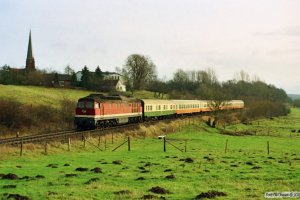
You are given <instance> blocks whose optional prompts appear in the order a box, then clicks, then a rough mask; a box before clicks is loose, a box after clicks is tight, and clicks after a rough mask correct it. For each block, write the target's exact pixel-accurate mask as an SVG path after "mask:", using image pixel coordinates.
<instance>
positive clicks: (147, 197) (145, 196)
mask: <svg viewBox="0 0 300 200" xmlns="http://www.w3.org/2000/svg"><path fill="white" fill-rule="evenodd" d="M141 199H157V196H154V195H152V194H146V195H144V196H142V198H141Z"/></svg>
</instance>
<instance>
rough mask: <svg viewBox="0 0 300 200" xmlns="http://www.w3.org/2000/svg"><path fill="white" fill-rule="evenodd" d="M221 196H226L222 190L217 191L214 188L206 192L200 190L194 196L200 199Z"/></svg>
mask: <svg viewBox="0 0 300 200" xmlns="http://www.w3.org/2000/svg"><path fill="white" fill-rule="evenodd" d="M222 196H227V194H226V193H224V192H218V191H215V190H210V191H208V192H201V193H200V194H199V195H197V196H196V198H195V199H202V198H208V199H212V198H215V197H222Z"/></svg>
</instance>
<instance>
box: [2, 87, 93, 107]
mask: <svg viewBox="0 0 300 200" xmlns="http://www.w3.org/2000/svg"><path fill="white" fill-rule="evenodd" d="M90 93H91V92H90V91H84V90H74V89H63V88H59V89H58V88H47V87H36V86H15V85H0V97H4V98H15V99H17V100H18V101H20V102H21V103H24V104H32V105H51V106H53V107H57V106H58V105H59V101H60V100H62V99H63V98H68V99H70V100H73V101H77V99H78V98H80V97H83V96H86V95H88V94H90Z"/></svg>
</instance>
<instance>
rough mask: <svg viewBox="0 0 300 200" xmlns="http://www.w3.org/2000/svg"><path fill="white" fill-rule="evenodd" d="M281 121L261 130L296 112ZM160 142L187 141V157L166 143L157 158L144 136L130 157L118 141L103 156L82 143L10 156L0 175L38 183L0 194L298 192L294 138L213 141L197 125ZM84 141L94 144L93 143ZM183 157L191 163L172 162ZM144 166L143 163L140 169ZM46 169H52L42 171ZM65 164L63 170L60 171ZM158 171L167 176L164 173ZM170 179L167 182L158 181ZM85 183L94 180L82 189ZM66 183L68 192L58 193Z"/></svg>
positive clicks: (157, 145) (259, 195)
mask: <svg viewBox="0 0 300 200" xmlns="http://www.w3.org/2000/svg"><path fill="white" fill-rule="evenodd" d="M289 117H290V118H278V119H276V120H270V121H267V120H266V121H264V123H265V124H266V126H265V127H264V131H267V129H268V126H269V125H272V126H279V125H280V126H281V124H282V122H284V123H285V124H286V125H287V124H291V125H292V126H296V125H297V126H299V125H300V110H297V109H294V110H293V113H292V114H291V115H290V116H289ZM292 123H296V124H292ZM237 128H238V129H239V128H240V126H237ZM242 128H243V129H244V128H245V127H242ZM168 137H169V138H177V139H188V143H187V147H188V148H187V149H188V151H187V152H186V153H184V152H183V153H182V152H179V151H178V150H177V149H175V148H173V147H172V146H170V145H167V152H165V153H164V152H163V151H162V150H163V146H162V141H161V140H158V139H156V138H153V139H151V138H148V139H145V140H143V139H135V140H133V141H132V151H131V152H128V151H127V149H126V147H121V148H120V149H118V150H117V151H116V152H111V149H112V148H113V147H115V146H117V144H119V143H120V142H121V141H119V142H116V143H115V144H113V145H111V144H109V148H108V150H106V151H99V150H97V149H96V148H94V147H92V146H91V145H90V144H89V143H88V144H87V145H88V146H87V148H86V149H85V150H84V149H82V147H81V145H82V143H81V142H80V143H78V144H77V148H75V147H73V149H72V152H66V151H65V150H66V145H62V146H60V148H59V149H57V148H54V147H52V148H51V149H50V155H48V156H45V155H42V154H37V153H32V152H30V151H25V156H23V157H22V158H19V157H18V156H17V152H16V153H15V156H14V157H10V158H8V157H7V158H5V159H3V160H2V161H0V173H9V172H11V173H15V174H17V175H18V176H20V177H22V176H36V175H38V174H39V175H44V176H45V177H46V178H45V179H40V180H30V181H25V180H3V179H2V180H1V179H0V188H1V190H0V196H1V194H3V193H19V194H23V195H28V196H30V197H32V198H33V199H44V198H51V199H52V198H53V199H69V198H71V199H92V198H96V199H124V198H126V197H127V198H130V199H131V198H135V199H136V198H141V197H142V196H143V195H145V194H151V192H149V191H148V190H149V189H150V188H151V187H154V186H160V187H163V188H165V189H168V190H169V191H170V192H171V193H170V194H167V195H157V196H166V197H167V199H192V198H194V197H195V196H196V195H198V194H199V193H200V192H207V191H208V190H217V191H222V192H225V193H226V194H227V195H228V196H227V197H225V198H228V199H251V198H253V199H263V198H264V196H263V195H264V193H265V192H266V191H298V190H299V188H300V184H299V183H300V147H299V142H300V138H299V137H297V136H296V137H292V138H290V137H270V136H242V137H234V136H226V135H220V134H219V132H218V130H216V129H212V128H208V127H206V126H205V125H203V124H200V125H199V124H198V125H193V126H189V127H186V128H184V129H183V130H182V131H181V132H178V133H176V134H172V135H168ZM226 139H228V141H229V142H228V152H227V154H225V153H224V144H225V141H226ZM267 141H269V142H270V149H271V152H270V155H267V151H266V142H267ZM91 142H94V144H95V143H96V142H97V141H96V140H94V141H91ZM172 143H174V144H175V145H176V146H178V147H180V148H183V146H184V142H183V141H175V140H174V141H173V142H172ZM40 150H42V149H40ZM205 156H207V157H209V158H211V159H212V160H208V159H207V158H204V157H205ZM188 157H189V158H192V159H193V160H194V162H193V163H185V162H183V161H180V159H181V158H188ZM114 160H122V161H123V162H122V164H121V165H115V164H112V161H114ZM147 162H150V163H151V165H150V166H145V164H146V163H147ZM53 163H55V164H57V166H58V168H49V167H46V166H47V165H48V164H53ZM65 163H68V164H70V166H64V164H65ZM16 166H22V168H17V167H16ZM77 167H87V168H89V169H92V168H94V167H100V168H102V170H103V173H101V174H95V173H93V172H91V171H88V172H77V171H75V169H76V168H77ZM138 167H144V168H145V169H146V170H149V172H147V173H142V170H141V169H139V168H138ZM253 167H261V168H259V169H252V168H253ZM166 169H171V170H172V171H171V172H164V170H166ZM70 173H75V174H78V176H77V177H72V178H66V177H65V174H70ZM170 174H173V175H174V176H175V179H172V180H169V179H166V178H165V176H166V175H170ZM137 177H144V178H145V180H143V181H137V180H136V178H137ZM91 178H99V180H98V181H96V182H94V183H90V184H85V183H86V182H87V181H88V180H90V179H91ZM66 184H68V185H69V186H68V187H65V185H66ZM4 185H17V188H16V189H2V187H3V186H4ZM120 190H129V191H131V192H132V193H131V194H128V195H123V196H119V195H116V194H114V192H117V191H120ZM50 192H53V193H52V194H51V193H50ZM152 194H153V193H152ZM154 195H155V194H154Z"/></svg>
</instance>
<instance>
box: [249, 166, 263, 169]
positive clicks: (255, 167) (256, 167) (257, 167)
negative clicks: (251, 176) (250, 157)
mask: <svg viewBox="0 0 300 200" xmlns="http://www.w3.org/2000/svg"><path fill="white" fill-rule="evenodd" d="M251 169H261V167H259V166H254V167H252V168H251Z"/></svg>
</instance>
